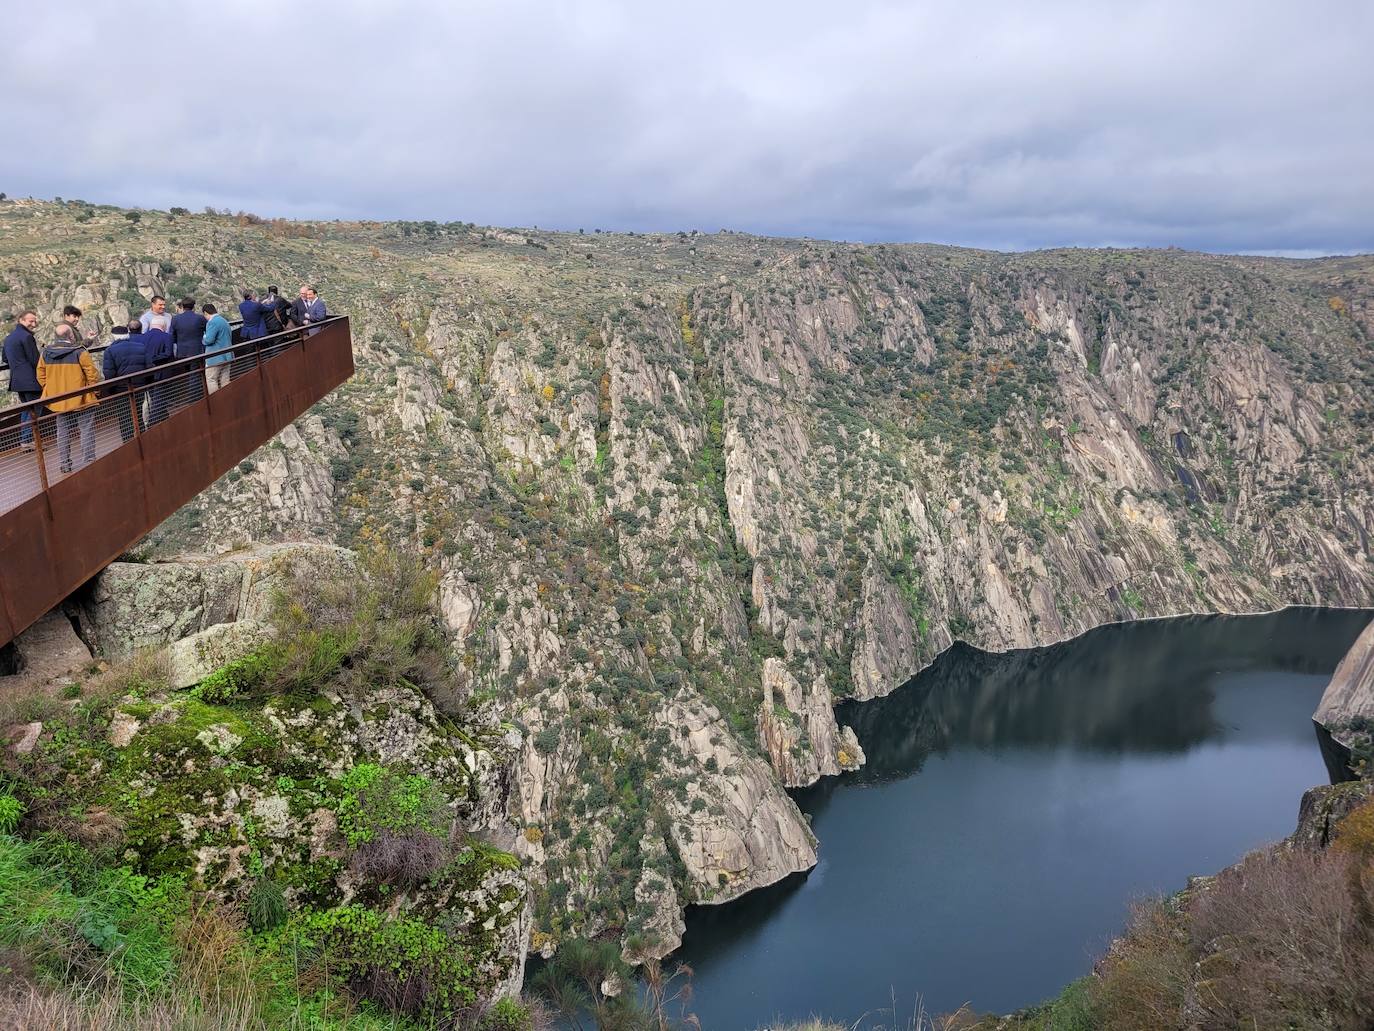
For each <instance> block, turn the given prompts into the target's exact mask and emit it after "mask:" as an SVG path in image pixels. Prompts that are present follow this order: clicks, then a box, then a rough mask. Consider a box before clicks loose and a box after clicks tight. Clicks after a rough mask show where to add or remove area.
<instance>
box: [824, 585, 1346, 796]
mask: <svg viewBox="0 0 1374 1031" xmlns="http://www.w3.org/2000/svg"><path fill="white" fill-rule="evenodd" d="M1369 618H1370V616H1369V613H1368V612H1365V611H1331V610H1323V609H1288V610H1285V611H1283V612H1277V613H1273V614H1271V615H1264V616H1250V617H1246V618H1244V619H1237V618H1234V617H1226V616H1188V617H1183V618H1180V619H1170V620H1155V621H1151V622H1143V623H1127V624H1123V625H1121V626H1109V627H1101V628H1099V629H1097V630H1093V631H1091V632H1089V633H1087V634H1085V635H1084V636H1083V637H1081V638H1079V639H1078V640H1076V641H1074V642H1071V643H1070V644H1066V645H1057V646H1053V647H1049V648H1037V649H1033V650H1029V651H1020V652H1011V653H1008V654H1004V655H991V654H988V653H986V652H981V651H978V650H977V649H974V648H970V647H968V646H967V645H962V644H961V645H956V646H955V647H954V648H952V649H950V650H949V651H948V652H946V653H945V654H944V655H942V656H941V657H940V658H939V659H938V660H937V661H936V662H935V664H934V665H933V666H931V667H930V668H929V669H927V670H925V671H924V672H923V673H921V674H920V675H919V676H917V677H916V678H914V679H913V680H912V681H910V682H909V683H908V684H906V685H905V686H904V687H902V688H899V689H898V690H897V691H895V692H893V693H892V694H891V695H888V696H887V697H886V698H880V699H876V700H874V701H871V702H864V703H850V704H847V705H845V706H843V707H842V708H841V710H840V714H839V715H840V721H841V722H842V723H848V724H849V725H850V726H852V727H853V728H854V730H855V732H856V733H857V734H858V736H859V742H860V743H861V744H862V745H863V747H864V751H865V752H866V753H867V757H868V763H867V765H866V766H865V768H864V769H863V770H862V771H861V772H860V773H859V774H858V776H857V780H859V781H860V782H876V781H882V780H886V779H889V778H892V777H907V776H910V775H911V774H912V773H915V772H916V771H918V770H919V769H920V768H921V765H922V763H923V762H924V761H925V758H926V757H927V756H928V755H929V754H930V753H932V752H940V751H944V750H947V749H949V748H951V747H954V746H958V745H972V746H974V747H978V748H998V747H1006V746H1020V745H1028V746H1040V747H1053V746H1058V745H1072V746H1074V747H1075V748H1078V749H1086V750H1092V751H1100V752H1108V753H1115V752H1137V751H1138V752H1158V753H1170V752H1181V751H1186V750H1187V749H1189V748H1193V747H1195V746H1196V745H1198V744H1199V743H1201V742H1202V741H1205V740H1207V739H1208V738H1212V737H1215V736H1217V735H1218V734H1220V733H1222V732H1223V730H1224V729H1225V728H1224V727H1223V725H1222V724H1221V723H1220V722H1219V720H1218V714H1217V713H1216V712H1215V711H1214V708H1215V700H1216V695H1215V691H1214V684H1213V683H1212V682H1211V680H1210V678H1211V677H1212V676H1213V675H1215V674H1217V673H1219V672H1222V671H1225V672H1229V673H1243V672H1246V671H1248V670H1257V669H1265V670H1282V671H1285V672H1289V673H1330V672H1331V670H1332V669H1334V668H1335V666H1336V664H1337V663H1339V662H1340V660H1341V657H1342V656H1343V655H1344V654H1345V652H1346V650H1347V649H1348V648H1349V647H1350V645H1351V643H1352V642H1353V641H1354V639H1355V637H1356V636H1358V635H1359V632H1360V630H1361V629H1362V628H1363V627H1364V625H1365V624H1366V623H1367V622H1369ZM1255 729H1256V730H1258V727H1256V728H1255ZM1301 729H1302V730H1303V732H1306V728H1301ZM840 783H842V782H841V781H838V780H831V781H829V782H828V786H830V787H832V788H833V787H835V786H838V785H839V784H840ZM803 808H806V807H805V806H803Z"/></svg>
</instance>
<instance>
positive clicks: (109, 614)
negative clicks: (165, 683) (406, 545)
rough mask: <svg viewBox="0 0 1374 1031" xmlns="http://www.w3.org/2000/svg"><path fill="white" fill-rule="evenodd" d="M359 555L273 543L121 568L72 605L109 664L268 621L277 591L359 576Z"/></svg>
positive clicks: (330, 548)
mask: <svg viewBox="0 0 1374 1031" xmlns="http://www.w3.org/2000/svg"><path fill="white" fill-rule="evenodd" d="M357 564H358V560H357V556H356V555H355V554H354V553H353V552H351V551H348V550H347V549H346V548H339V547H335V546H334V545H330V544H305V543H302V544H272V545H266V546H262V547H257V548H250V549H245V550H243V551H240V552H236V553H233V554H229V555H221V556H217V557H214V558H210V557H195V556H191V557H186V558H182V559H179V560H177V561H175V562H155V563H143V562H114V563H112V564H111V565H109V566H107V567H106V568H105V570H104V571H103V572H102V573H101V574H100V575H99V576H98V577H96V578H95V581H94V582H93V584H92V586H91V587H90V588H89V589H88V590H87V591H86V592H85V593H84V594H83V595H81V596H80V597H78V598H77V599H76V600H74V601H73V602H72V603H71V606H70V611H71V613H72V615H73V616H74V618H75V619H76V621H77V623H78V624H79V626H80V628H81V632H82V635H83V636H84V637H85V639H86V640H87V641H89V642H90V643H91V645H92V646H93V647H94V648H95V650H96V652H97V653H98V654H100V655H102V656H104V657H106V658H111V659H120V658H125V657H127V656H129V655H131V654H133V653H134V652H136V651H138V650H140V649H142V648H158V647H163V646H165V645H169V644H172V643H173V642H175V641H180V640H182V639H183V638H186V637H191V636H192V635H195V634H200V633H202V632H203V631H206V630H208V629H209V628H211V627H214V626H218V625H220V624H224V623H234V622H238V621H240V620H256V621H259V622H265V621H266V620H267V618H268V616H269V615H270V614H271V610H272V605H273V601H274V599H275V597H276V595H277V592H278V591H279V590H281V589H282V588H285V587H286V586H288V585H289V584H291V583H292V582H293V580H295V579H296V578H298V577H299V582H301V583H310V582H313V581H318V580H319V579H320V578H321V577H328V576H330V575H331V574H334V573H352V572H354V571H356V569H357Z"/></svg>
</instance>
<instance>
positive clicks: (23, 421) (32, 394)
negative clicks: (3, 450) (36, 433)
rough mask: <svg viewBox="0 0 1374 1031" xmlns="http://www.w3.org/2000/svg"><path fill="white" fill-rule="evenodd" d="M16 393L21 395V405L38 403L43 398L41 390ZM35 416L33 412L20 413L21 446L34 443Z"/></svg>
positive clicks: (17, 391)
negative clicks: (30, 402)
mask: <svg viewBox="0 0 1374 1031" xmlns="http://www.w3.org/2000/svg"><path fill="white" fill-rule="evenodd" d="M15 393H16V394H18V395H19V403H20V404H25V403H27V402H29V401H37V400H38V399H39V398H40V397H42V396H43V392H42V391H41V390H16V391H15ZM33 416H34V413H33V411H32V410H30V411H27V412H21V413H19V443H20V445H21V446H22V445H24V444H32V443H33Z"/></svg>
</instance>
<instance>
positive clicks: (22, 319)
mask: <svg viewBox="0 0 1374 1031" xmlns="http://www.w3.org/2000/svg"><path fill="white" fill-rule="evenodd" d="M37 328H38V313H37V312H33V311H24V312H20V314H19V319H18V321H17V322H16V324H15V327H14V329H12V330H11V331H10V334H9V336H7V337H5V344H4V353H5V364H6V365H8V366H9V367H10V393H12V394H18V395H19V401H20V403H23V402H25V401H37V400H38V399H39V397H41V396H42V394H43V388H42V387H41V386H39V385H38V341H37V340H36V339H34V335H33V331H34V330H35V329H37ZM19 446H20V447H21V448H23V449H24V450H25V451H31V450H33V415H32V413H31V412H24V413H22V414H21V415H20V421H19Z"/></svg>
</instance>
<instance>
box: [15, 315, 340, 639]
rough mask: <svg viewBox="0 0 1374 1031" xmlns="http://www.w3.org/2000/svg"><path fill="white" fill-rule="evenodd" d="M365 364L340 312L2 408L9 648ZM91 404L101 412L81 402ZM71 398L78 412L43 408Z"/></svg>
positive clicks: (68, 373)
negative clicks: (356, 356)
mask: <svg viewBox="0 0 1374 1031" xmlns="http://www.w3.org/2000/svg"><path fill="white" fill-rule="evenodd" d="M230 352H232V357H230V356H229V354H230ZM209 362H213V363H214V364H210V365H208V367H207V363H209ZM353 369H354V366H353V349H352V337H351V333H350V322H349V318H348V316H347V315H337V316H331V317H330V318H328V319H325V320H321V321H320V322H318V323H315V324H314V325H307V326H303V327H299V328H293V329H291V330H288V331H285V332H282V333H273V334H271V335H270V336H265V337H262V338H259V339H254V340H245V341H241V342H239V343H236V344H232V345H231V346H230V347H229V348H228V349H227V350H221V351H212V352H211V353H210V354H208V355H205V354H200V355H193V356H191V357H189V358H181V359H177V360H176V361H174V362H169V363H167V364H166V365H163V366H155V367H154V368H153V369H152V370H151V371H146V372H136V373H131V374H128V375H126V376H119V377H116V378H114V379H110V380H107V381H105V382H104V383H103V384H102V383H95V384H91V385H89V386H86V387H82V388H78V389H76V390H74V391H64V392H63V394H62V395H60V396H59V395H54V396H53V397H50V398H47V399H45V400H43V401H42V402H31V403H30V404H28V405H19V406H17V407H16V408H12V409H10V410H8V412H6V413H0V416H3V417H0V644H3V643H4V642H6V641H9V640H12V639H13V638H14V636H15V635H16V634H18V633H21V632H23V631H24V629H25V628H27V627H29V626H31V625H32V624H33V622H34V621H35V620H37V619H39V618H40V617H41V616H42V615H43V613H44V612H47V611H48V610H50V609H51V608H52V607H53V606H54V605H56V604H58V603H59V602H61V600H62V599H63V598H65V597H67V596H69V595H70V594H71V592H72V591H74V590H76V589H77V588H78V587H80V586H81V584H83V583H85V582H86V581H88V580H89V579H90V578H91V577H92V576H94V575H95V574H96V573H98V572H99V571H100V570H101V569H103V568H104V567H105V566H106V565H108V564H109V563H110V562H112V561H114V559H115V558H116V557H117V556H118V555H120V554H121V553H122V552H124V551H126V550H128V548H129V547H130V546H131V545H133V544H134V543H135V542H136V541H137V540H138V539H139V538H140V537H142V536H143V535H144V534H146V533H148V532H149V531H150V530H152V529H153V528H155V527H156V526H158V525H159V524H160V523H161V522H162V521H163V520H165V519H167V518H168V517H170V516H171V515H173V514H174V513H175V512H176V511H177V510H178V509H180V508H182V507H183V506H184V505H186V504H187V503H188V502H189V501H191V500H193V499H194V498H195V497H196V495H197V494H199V493H200V492H201V491H203V490H205V489H206V488H208V487H210V486H211V485H212V484H214V483H215V482H216V481H217V480H218V479H219V478H220V477H222V476H224V475H225V474H226V473H228V472H230V471H231V470H232V469H234V467H235V466H238V465H240V464H241V462H242V460H243V459H245V458H247V457H248V456H249V455H251V454H252V453H253V452H254V451H256V450H257V449H258V448H260V447H262V446H263V445H265V444H267V443H268V442H269V441H270V440H271V439H272V438H273V436H275V435H276V434H278V433H280V432H281V431H282V430H283V429H285V428H286V427H287V426H289V425H290V423H291V422H292V421H293V420H295V419H298V418H300V417H301V416H302V415H304V414H305V413H306V412H308V411H309V410H310V407H311V406H312V405H313V404H315V403H316V402H318V401H319V400H321V399H322V398H323V397H325V396H326V395H327V394H328V393H329V392H330V391H331V390H333V389H334V388H335V387H337V386H339V385H340V384H342V383H344V382H346V381H347V379H348V378H349V377H350V376H351V375H352V374H353ZM71 372H72V369H71V368H70V366H67V367H66V368H65V373H66V375H68V376H70V375H71ZM155 377H156V378H155ZM139 381H142V382H139ZM85 396H92V397H93V398H94V400H93V403H86V404H83V403H81V402H79V401H73V400H71V399H72V398H73V397H80V398H83V399H84V397H85ZM63 398H66V399H68V401H67V404H68V405H69V406H72V407H70V408H69V410H66V411H57V412H53V411H48V412H40V411H38V410H36V408H35V405H37V404H39V403H42V404H45V405H47V406H49V407H51V406H52V405H53V404H54V403H56V404H57V405H59V406H61V404H62V399H63ZM245 471H246V470H245Z"/></svg>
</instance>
